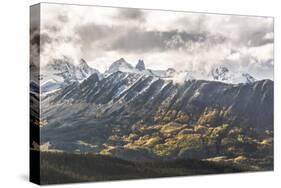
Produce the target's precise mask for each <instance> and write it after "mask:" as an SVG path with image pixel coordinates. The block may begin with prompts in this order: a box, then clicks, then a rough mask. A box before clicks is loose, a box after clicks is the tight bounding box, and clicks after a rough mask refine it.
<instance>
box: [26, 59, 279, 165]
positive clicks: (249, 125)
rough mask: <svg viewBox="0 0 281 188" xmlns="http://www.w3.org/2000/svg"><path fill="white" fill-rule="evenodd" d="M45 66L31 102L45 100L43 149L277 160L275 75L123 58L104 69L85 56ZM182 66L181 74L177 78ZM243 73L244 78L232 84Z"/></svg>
mask: <svg viewBox="0 0 281 188" xmlns="http://www.w3.org/2000/svg"><path fill="white" fill-rule="evenodd" d="M40 74H41V76H40V77H41V80H40V81H41V83H43V84H41V86H40V89H41V95H40V96H41V97H38V95H34V93H36V92H38V90H39V88H38V87H37V86H36V84H35V83H34V82H31V88H32V92H33V93H31V94H32V95H31V101H32V104H33V105H32V106H31V108H33V106H34V108H37V107H38V105H39V103H40V107H41V108H40V120H36V119H35V120H34V121H36V123H35V124H37V125H39V126H40V135H41V137H40V140H41V144H43V146H44V148H45V149H44V150H47V151H67V152H78V153H85V152H86V153H95V154H102V155H112V156H115V157H118V158H123V159H126V160H151V159H163V158H164V159H174V158H184V159H195V158H196V159H200V160H213V158H214V160H217V158H216V157H221V156H223V157H221V158H219V159H220V160H224V161H226V162H231V163H233V162H235V161H236V158H237V157H238V159H239V160H240V159H241V156H242V159H244V158H247V164H253V165H257V166H256V167H255V168H263V166H264V167H265V166H267V167H268V166H271V162H270V161H272V152H273V150H272V142H273V140H272V134H273V93H274V92H273V91H274V83H273V81H272V80H255V79H254V78H253V77H252V76H251V75H249V74H247V73H243V74H241V75H240V74H234V73H233V72H231V71H230V70H229V69H228V68H226V67H222V66H221V67H216V68H213V69H212V70H211V71H210V72H209V73H208V74H207V75H204V74H201V73H200V72H188V71H177V70H175V69H173V68H169V69H167V70H152V69H148V68H146V66H145V63H144V61H143V60H139V61H138V63H137V64H136V66H132V65H131V64H130V63H128V62H126V60H125V59H124V58H121V59H119V60H117V61H115V62H113V63H112V64H111V66H110V67H109V68H108V70H106V71H105V72H104V73H100V72H99V71H98V70H96V69H93V68H91V67H90V66H88V65H87V63H86V62H85V61H84V60H81V61H80V62H79V64H78V65H75V64H74V63H70V61H69V59H67V58H65V59H63V60H61V59H60V60H54V61H53V62H52V63H50V64H48V65H46V66H45V67H43V68H42V71H41V72H40ZM179 74H181V75H184V77H183V82H178V81H175V80H176V77H177V76H178V75H179ZM198 75H199V76H198ZM193 76H196V77H197V76H198V77H197V78H200V76H202V77H206V78H209V79H194V77H193ZM238 77H240V78H243V79H240V81H241V80H243V82H239V83H235V84H233V83H232V79H234V78H238ZM47 83H48V84H47ZM38 100H40V101H39V102H38ZM32 112H33V111H32ZM36 113H38V112H36V111H34V113H33V114H35V115H36ZM44 143H45V144H44ZM43 146H42V147H43ZM256 156H259V157H258V158H257V157H256ZM257 161H258V162H257ZM266 161H269V162H270V164H268V163H266ZM244 162H245V161H244Z"/></svg>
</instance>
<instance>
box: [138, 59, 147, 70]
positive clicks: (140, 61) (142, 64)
mask: <svg viewBox="0 0 281 188" xmlns="http://www.w3.org/2000/svg"><path fill="white" fill-rule="evenodd" d="M136 69H138V70H139V71H143V70H145V64H144V62H143V60H141V59H140V60H139V61H138V63H137V65H136Z"/></svg>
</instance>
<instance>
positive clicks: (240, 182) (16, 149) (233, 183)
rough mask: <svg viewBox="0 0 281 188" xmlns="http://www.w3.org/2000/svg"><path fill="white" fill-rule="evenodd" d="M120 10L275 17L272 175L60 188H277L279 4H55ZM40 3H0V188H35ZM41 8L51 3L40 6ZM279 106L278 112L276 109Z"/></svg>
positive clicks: (188, 0) (195, 0)
mask: <svg viewBox="0 0 281 188" xmlns="http://www.w3.org/2000/svg"><path fill="white" fill-rule="evenodd" d="M54 1H55V2H65V3H75V4H79V3H83V4H92V5H107V6H119V7H135V8H150V9H166V10H186V11H195V12H211V13H227V14H242V15H262V16H274V17H275V99H274V100H275V171H274V172H265V173H243V174H230V175H211V176H194V177H180V178H164V179H163V178H162V179H157V180H155V179H154V180H137V181H119V182H106V183H84V184H69V185H60V186H59V187H74V186H79V187H80V186H81V187H93V186H95V187H97V188H99V187H103V188H107V187H112V186H114V187H122V188H127V187H130V188H131V187H134V188H138V187H157V186H158V187H159V186H161V188H163V187H183V186H185V187H208V188H211V187H216V188H218V187H227V188H232V187H255V188H258V187H263V188H266V187H278V183H279V187H280V184H281V183H280V182H281V171H280V167H281V166H280V159H281V156H280V149H278V147H279V148H280V137H281V135H280V122H281V120H280V98H279V97H278V96H280V97H281V91H280V84H281V83H280V74H281V69H280V64H279V63H280V62H279V61H280V52H281V51H280V34H281V33H280V29H281V28H280V25H281V21H280V19H281V11H280V5H279V6H278V2H279V1H278V0H260V1H259V0H255V1H250V0H247V1H246V0H228V1H227V0H212V1H208V0H205V1H204V0H182V1H180V0H177V1H176V0H165V1H164V0H138V1H137V0H54ZM38 2H39V1H36V0H30V1H23V0H18V1H16V0H9V1H1V6H0V45H1V50H0V81H1V85H0V88H1V91H0V148H1V153H0V187H3V188H6V187H21V188H24V187H37V186H36V185H34V184H31V183H29V182H28V173H29V170H28V169H29V168H28V167H29V156H28V139H29V124H28V123H29V119H28V118H29V109H28V108H29V101H28V97H29V96H28V86H29V83H28V81H29V70H28V69H29V59H28V57H29V5H32V4H35V3H38ZM45 2H52V1H48V0H45ZM278 105H279V106H278Z"/></svg>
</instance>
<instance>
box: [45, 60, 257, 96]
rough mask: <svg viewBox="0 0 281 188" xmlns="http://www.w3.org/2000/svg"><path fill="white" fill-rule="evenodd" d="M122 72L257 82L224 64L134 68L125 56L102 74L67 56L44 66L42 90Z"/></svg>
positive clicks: (180, 79)
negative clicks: (195, 67)
mask: <svg viewBox="0 0 281 188" xmlns="http://www.w3.org/2000/svg"><path fill="white" fill-rule="evenodd" d="M118 71H120V72H124V73H131V74H140V75H146V76H153V77H157V78H161V79H165V80H173V81H174V82H175V83H177V82H178V83H183V82H184V81H188V80H208V81H219V82H224V83H232V84H239V83H252V82H255V81H256V79H255V78H254V77H253V76H251V75H250V74H249V73H235V72H232V71H231V70H229V69H228V68H227V67H224V66H218V67H214V68H212V69H211V70H210V72H209V73H204V72H200V71H177V70H175V69H174V68H168V69H166V70H152V69H147V68H146V66H145V63H144V61H143V60H141V59H140V60H139V61H138V63H137V64H136V66H135V67H134V66H132V65H131V64H130V63H128V62H127V61H126V60H125V59H124V58H120V59H119V60H117V61H115V62H113V63H112V64H111V66H110V67H109V68H108V70H106V71H105V72H104V73H100V72H99V71H98V70H97V69H94V68H91V67H90V66H89V65H88V64H87V62H86V61H85V60H84V59H81V60H80V62H79V63H78V65H75V64H74V63H73V60H71V59H69V58H67V57H64V58H62V59H54V60H53V61H52V62H50V63H49V64H47V65H46V66H44V67H42V69H41V71H40V78H41V80H40V88H41V93H48V92H52V91H56V90H58V89H61V88H62V87H65V86H66V85H68V84H69V83H73V82H82V81H83V80H85V79H86V78H88V77H89V76H90V75H92V74H93V73H97V74H98V76H99V79H103V78H104V77H107V76H109V75H111V74H113V73H115V72H118Z"/></svg>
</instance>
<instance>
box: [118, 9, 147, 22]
mask: <svg viewBox="0 0 281 188" xmlns="http://www.w3.org/2000/svg"><path fill="white" fill-rule="evenodd" d="M114 18H115V19H120V20H133V21H140V22H144V21H145V20H146V13H145V12H143V11H142V10H139V9H119V10H118V13H117V15H116V16H114Z"/></svg>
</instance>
